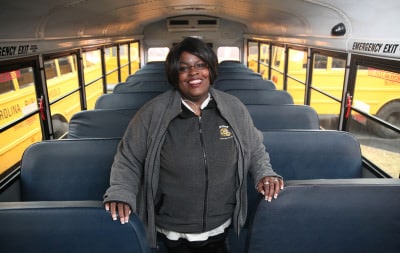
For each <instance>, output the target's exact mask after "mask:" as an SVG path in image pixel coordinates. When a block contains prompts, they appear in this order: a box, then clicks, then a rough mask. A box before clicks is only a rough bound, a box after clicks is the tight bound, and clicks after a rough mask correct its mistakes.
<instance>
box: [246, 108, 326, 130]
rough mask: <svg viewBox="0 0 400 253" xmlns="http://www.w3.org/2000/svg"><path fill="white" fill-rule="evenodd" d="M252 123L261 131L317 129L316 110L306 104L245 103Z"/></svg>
mask: <svg viewBox="0 0 400 253" xmlns="http://www.w3.org/2000/svg"><path fill="white" fill-rule="evenodd" d="M246 107H247V109H248V110H249V112H250V115H251V117H252V119H253V122H254V125H255V126H256V127H257V128H258V129H259V130H261V131H267V130H280V129H319V128H320V127H319V119H318V114H317V112H316V111H315V110H314V109H313V108H312V107H310V106H307V105H246Z"/></svg>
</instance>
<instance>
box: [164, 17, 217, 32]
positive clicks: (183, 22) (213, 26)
mask: <svg viewBox="0 0 400 253" xmlns="http://www.w3.org/2000/svg"><path fill="white" fill-rule="evenodd" d="M218 27H219V20H218V19H217V18H213V17H207V16H180V17H174V18H169V19H167V28H168V31H169V32H186V31H191V32H193V31H217V29H218Z"/></svg>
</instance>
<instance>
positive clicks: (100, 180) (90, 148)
mask: <svg viewBox="0 0 400 253" xmlns="http://www.w3.org/2000/svg"><path fill="white" fill-rule="evenodd" d="M118 143H119V139H79V140H78V139H77V140H53V141H42V142H38V143H35V144H32V145H31V146H29V147H28V148H27V149H26V150H25V152H24V154H23V156H22V161H21V177H20V179H21V199H22V201H55V200H62V201H65V200H102V199H103V194H104V192H105V190H106V189H107V188H108V186H109V179H110V171H111V165H112V162H113V160H114V154H115V153H116V151H117V146H118Z"/></svg>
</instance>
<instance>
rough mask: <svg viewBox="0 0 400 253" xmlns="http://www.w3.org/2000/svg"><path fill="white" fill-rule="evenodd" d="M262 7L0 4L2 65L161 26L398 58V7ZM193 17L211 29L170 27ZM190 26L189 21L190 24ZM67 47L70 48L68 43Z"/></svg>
mask: <svg viewBox="0 0 400 253" xmlns="http://www.w3.org/2000/svg"><path fill="white" fill-rule="evenodd" d="M257 2H258V3H257V5H254V0H243V1H239V2H234V1H218V0H214V1H210V0H207V1H192V0H187V1H177V0H165V1H153V0H129V1H128V0H100V1H94V0H71V1H65V0H43V1H25V0H3V1H2V8H1V9H0V20H1V24H2V25H1V27H0V47H1V48H0V59H4V58H9V57H15V56H23V55H29V54H37V53H42V52H43V53H45V52H49V51H51V49H52V48H58V49H59V48H60V47H65V48H68V47H76V46H82V45H85V44H88V43H89V42H90V43H91V44H93V43H92V42H93V40H95V41H97V42H98V43H99V44H105V43H111V42H116V41H122V40H128V39H130V40H132V39H140V38H141V36H143V34H145V32H146V30H145V29H146V27H148V26H151V24H154V23H157V22H164V29H165V30H166V31H168V32H169V33H179V34H182V32H183V33H184V34H187V35H198V34H204V33H212V32H219V33H223V31H222V30H221V29H222V27H221V26H220V24H221V21H225V22H235V23H239V24H241V25H242V27H243V34H246V35H247V37H249V38H259V39H264V40H270V39H274V40H279V41H283V42H287V43H298V42H301V43H302V44H307V45H310V46H318V47H323V48H335V49H341V50H348V51H354V52H362V53H367V54H370V53H372V54H379V55H383V56H388V57H395V58H398V57H399V55H398V53H397V52H399V48H398V46H396V45H398V44H399V39H398V38H400V30H399V29H396V27H395V24H396V23H397V21H398V9H399V7H400V2H399V1H397V0H387V1H385V3H384V4H383V3H382V4H381V3H378V2H376V1H367V0H360V1H343V0H319V1H314V0H297V1H293V0H280V1H275V0H264V1H257ZM255 6H256V7H255ZM190 15H195V16H203V17H206V18H203V19H201V20H203V21H204V22H203V23H201V24H203V27H206V26H207V29H206V30H204V29H203V30H202V29H194V28H196V27H195V26H193V25H192V23H185V22H186V21H183V23H179V21H178V22H172V26H174V25H175V28H176V26H177V25H178V26H179V24H180V25H181V28H179V29H172V28H173V27H172V26H170V25H171V23H170V24H167V22H168V21H170V20H171V18H175V17H180V16H185V17H188V16H190ZM210 17H211V18H210ZM379 17H384V18H379ZM175 20H176V19H175ZM187 20H189V22H190V18H187ZM213 20H216V21H215V22H216V23H213V22H214V21H213ZM196 25H199V24H198V23H197V24H196ZM166 27H168V29H167V28H166ZM193 27H194V28H193ZM376 38H379V40H376ZM71 39H74V41H76V43H73V42H71ZM66 40H68V41H69V42H70V43H69V44H66V43H63V42H64V41H66ZM52 45H54V46H52Z"/></svg>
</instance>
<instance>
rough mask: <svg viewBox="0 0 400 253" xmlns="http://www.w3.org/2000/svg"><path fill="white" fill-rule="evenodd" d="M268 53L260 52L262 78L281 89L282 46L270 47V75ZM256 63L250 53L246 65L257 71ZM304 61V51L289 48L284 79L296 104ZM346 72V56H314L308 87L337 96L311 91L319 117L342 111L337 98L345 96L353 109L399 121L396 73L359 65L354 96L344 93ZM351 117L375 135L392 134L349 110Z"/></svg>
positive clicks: (301, 89) (302, 93)
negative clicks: (269, 80) (286, 73)
mask: <svg viewBox="0 0 400 253" xmlns="http://www.w3.org/2000/svg"><path fill="white" fill-rule="evenodd" d="M267 52H268V50H262V51H261V52H260V59H261V65H260V72H261V74H262V75H263V78H264V79H271V80H273V81H274V82H275V84H276V87H277V89H284V78H283V75H282V73H283V71H284V62H285V53H284V48H281V47H274V48H273V53H272V60H271V64H272V71H271V77H270V76H269V75H268V71H265V69H267V67H268V64H269V60H268V56H266V55H265V54H267ZM257 64H258V60H257V56H256V55H254V54H253V55H250V56H249V67H250V68H251V69H253V70H254V71H257V67H258V66H257ZM306 64H307V52H304V51H298V50H289V57H288V71H287V72H288V75H289V76H290V77H291V78H288V79H287V91H289V92H290V94H291V95H292V96H293V99H294V102H295V103H296V104H303V103H304V98H305V85H299V84H300V83H303V84H304V83H305V81H306V80H305V76H306V71H307V69H306V67H305V66H306ZM264 68H265V69H264ZM345 74H346V73H345V59H340V58H335V57H331V56H324V55H321V54H316V56H314V68H313V73H312V84H311V86H312V87H314V88H316V89H318V90H322V91H324V92H325V93H327V94H329V95H330V96H331V97H333V98H336V101H335V100H333V99H327V96H323V95H321V94H320V93H316V92H312V93H311V96H313V99H312V102H311V104H310V105H311V106H312V107H313V108H314V109H315V110H316V111H317V112H318V114H319V115H320V118H324V119H326V118H329V117H332V116H335V115H336V116H337V115H339V113H340V110H341V107H340V100H341V99H342V97H345V99H348V101H346V102H348V103H351V105H352V106H353V107H354V108H356V109H358V110H360V111H362V112H365V113H368V114H373V115H376V116H377V117H379V118H381V119H383V120H385V121H388V122H390V123H392V124H395V125H396V124H399V121H400V117H399V116H398V115H399V113H400V94H399V93H398V91H399V88H400V76H399V74H397V73H393V72H390V71H384V70H380V69H375V68H370V67H368V68H367V67H362V66H361V67H359V68H358V69H357V78H356V80H357V82H356V84H355V86H356V89H354V90H355V91H354V94H353V96H347V95H346V94H343V88H344V79H345ZM396 115H397V117H396ZM352 118H353V119H354V120H356V121H357V122H359V123H361V124H364V125H367V126H368V127H369V129H371V130H372V131H373V132H374V133H375V134H377V135H380V136H382V137H391V136H392V134H393V133H392V131H390V130H385V129H384V128H382V127H378V126H377V125H376V124H373V122H368V120H367V118H366V117H364V116H362V115H361V114H358V113H356V112H353V113H352Z"/></svg>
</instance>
